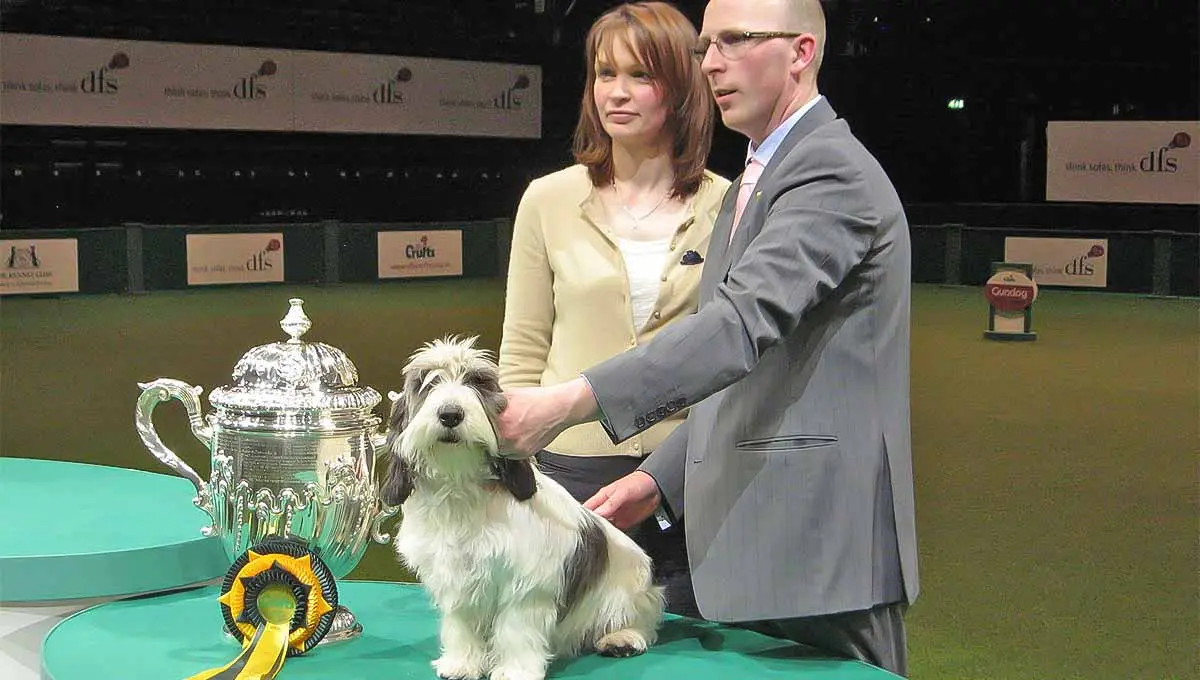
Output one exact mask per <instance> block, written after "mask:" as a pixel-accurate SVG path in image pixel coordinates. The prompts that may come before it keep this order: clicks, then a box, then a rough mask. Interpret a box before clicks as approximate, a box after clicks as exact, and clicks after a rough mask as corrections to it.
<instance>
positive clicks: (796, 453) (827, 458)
mask: <svg viewBox="0 0 1200 680" xmlns="http://www.w3.org/2000/svg"><path fill="white" fill-rule="evenodd" d="M737 186H738V182H734V184H733V187H732V188H731V189H730V191H729V192H728V193H727V194H726V197H725V203H724V205H723V207H722V211H721V215H720V216H719V217H718V219H717V222H716V225H715V228H714V231H713V235H712V238H711V242H710V246H709V252H708V254H707V257H706V261H705V264H704V267H705V270H704V272H703V275H702V278H701V284H700V308H699V310H698V311H697V313H696V314H694V315H692V316H690V317H688V318H686V319H683V320H680V321H678V322H676V323H675V324H673V325H671V326H669V327H667V328H666V329H664V330H663V331H662V332H661V333H660V334H659V336H658V337H656V338H655V339H654V341H653V342H651V343H649V344H647V345H644V346H641V347H638V348H636V349H633V350H630V351H629V352H626V353H623V354H621V355H619V356H617V357H614V358H613V359H611V360H609V361H606V362H604V363H602V364H599V365H598V366H595V367H593V368H591V369H589V370H588V371H585V373H584V375H585V376H586V378H587V379H588V381H589V382H590V384H591V386H592V389H593V391H594V392H595V394H596V397H597V399H598V401H599V404H600V408H601V410H602V412H603V423H604V425H605V428H606V429H607V430H608V432H609V434H610V436H612V437H613V439H614V441H620V440H622V439H625V438H628V437H629V436H631V435H632V434H634V433H636V432H638V431H640V430H642V429H644V428H646V427H648V426H649V425H651V424H653V423H654V422H656V421H657V420H658V419H660V418H662V417H663V416H665V415H666V414H667V413H670V412H673V411H675V410H677V409H679V408H681V407H683V406H686V405H692V409H691V411H690V413H689V416H688V419H687V421H686V423H685V425H684V426H682V427H680V428H678V429H677V430H676V431H675V432H674V433H673V434H672V435H671V437H669V438H668V439H667V440H666V441H665V442H664V443H663V444H662V445H661V446H660V447H659V448H658V449H657V450H656V451H655V452H654V453H653V454H651V455H650V456H649V457H648V458H647V459H646V461H645V462H644V463H643V465H642V469H644V470H645V471H647V472H649V473H650V474H652V475H653V476H654V478H655V479H656V480H657V481H658V484H659V486H660V488H661V490H662V492H663V498H664V502H665V504H666V505H667V507H668V508H669V509H670V510H671V511H672V512H673V513H674V514H676V515H677V516H679V515H683V514H685V513H686V517H687V522H686V523H687V545H688V553H689V558H690V561H691V566H692V578H693V581H694V584H695V590H696V599H697V602H698V604H699V606H700V610H701V612H702V613H703V615H704V616H705V617H706V618H708V619H710V620H715V621H749V620H758V619H775V618H791V617H798V616H813V615H820V614H829V613H835V612H841V611H852V610H860V609H867V608H870V607H872V606H875V605H877V604H883V603H888V602H898V601H909V602H911V601H912V600H913V599H914V598H915V597H916V596H917V592H918V578H917V548H916V527H915V517H914V507H913V477H912V453H911V445H910V434H909V291H910V285H911V275H910V270H911V261H910V258H911V255H910V245H909V235H908V223H907V220H906V219H905V216H904V211H903V208H902V206H901V203H900V199H899V198H898V196H897V195H896V191H895V189H894V188H893V186H892V184H891V181H890V180H889V179H888V177H887V175H886V174H885V173H884V171H883V169H882V168H881V167H880V165H879V163H878V162H877V161H876V160H875V158H874V157H873V156H871V154H870V153H869V152H868V151H867V150H866V149H865V148H864V147H863V146H862V144H860V143H859V142H858V140H857V139H855V137H854V136H853V135H852V134H851V132H850V128H849V126H848V125H847V124H846V123H845V122H844V121H842V120H840V119H838V118H837V116H836V114H835V113H834V111H833V109H832V108H831V107H830V105H829V104H828V102H827V101H825V100H822V101H820V102H819V103H818V104H817V105H815V106H814V107H813V108H812V109H811V110H810V111H808V112H807V113H806V114H805V115H804V116H803V117H802V118H801V119H800V120H799V121H798V123H797V124H796V125H795V127H794V128H793V129H792V131H791V132H790V133H789V134H788V136H787V137H786V138H785V140H784V142H783V144H782V145H781V146H780V148H779V149H778V150H777V151H776V152H775V155H774V156H773V157H772V159H771V161H770V163H769V165H768V166H767V167H766V169H765V170H764V172H763V175H762V177H761V178H760V179H759V181H758V184H757V186H756V187H755V195H754V196H753V197H752V198H751V200H750V202H749V204H748V205H747V207H746V210H745V215H744V216H743V218H742V224H741V225H740V226H739V228H738V229H737V232H736V234H735V235H734V237H733V240H732V242H729V233H730V221H731V217H732V213H733V204H734V201H735V197H736V194H737ZM726 243H728V246H726V245H725V244H726Z"/></svg>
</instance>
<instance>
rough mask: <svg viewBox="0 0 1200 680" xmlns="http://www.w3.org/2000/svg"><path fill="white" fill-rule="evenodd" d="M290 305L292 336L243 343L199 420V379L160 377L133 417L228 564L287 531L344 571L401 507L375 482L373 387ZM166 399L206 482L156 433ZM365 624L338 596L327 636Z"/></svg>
mask: <svg viewBox="0 0 1200 680" xmlns="http://www.w3.org/2000/svg"><path fill="white" fill-rule="evenodd" d="M289 302H290V303H291V308H290V309H289V310H288V313H287V315H286V316H285V317H284V318H283V320H282V321H280V323H279V325H280V326H281V327H282V328H283V330H284V331H285V332H286V333H287V334H288V335H289V336H291V339H290V340H287V341H286V342H275V343H271V344H268V345H261V346H259V347H255V348H254V349H251V350H250V351H248V352H246V353H245V354H244V355H243V356H242V358H241V360H240V361H238V362H237V365H236V366H234V369H233V384H232V385H230V386H226V387H221V388H219V389H216V390H213V391H212V393H211V394H209V397H208V399H209V402H210V403H211V404H212V406H213V408H214V409H215V411H214V412H212V413H209V414H208V417H207V418H204V417H202V416H201V407H200V398H199V397H200V393H201V392H202V391H203V388H201V387H198V386H192V385H189V384H187V383H185V382H183V381H180V380H174V379H172V378H159V379H157V380H155V381H153V382H150V383H138V386H139V387H141V388H142V394H141V397H140V398H139V399H138V402H137V413H136V418H135V422H136V425H137V431H138V434H139V435H141V438H142V443H144V444H145V445H146V448H147V449H149V450H150V453H151V454H153V455H154V457H155V458H157V459H158V460H160V461H162V462H163V463H164V464H166V465H167V466H168V467H170V468H171V469H172V470H174V471H175V472H176V473H178V474H179V475H180V476H182V477H185V478H187V479H188V480H190V481H191V482H192V484H194V485H195V486H196V497H195V498H194V499H192V502H193V503H195V505H196V507H198V508H200V509H201V510H203V511H205V512H206V513H208V514H209V516H210V517H211V518H212V525H211V526H208V527H204V528H203V529H201V532H202V533H203V534H204V535H206V536H213V535H216V536H220V538H221V544H222V546H223V547H224V549H225V555H226V556H227V557H228V558H229V560H230V562H231V563H232V562H233V560H235V559H237V557H238V556H239V555H241V554H242V553H243V552H245V551H246V550H247V549H248V548H250V547H252V546H254V545H256V544H258V543H259V542H260V541H262V540H263V539H264V538H266V537H267V536H272V535H275V536H295V537H299V538H300V539H303V540H304V541H306V542H307V543H308V545H309V548H310V549H312V550H313V551H314V552H315V553H317V555H318V556H320V557H321V559H322V560H323V561H324V562H325V564H326V565H327V566H328V567H329V569H330V571H331V572H332V573H333V576H334V577H335V578H342V577H343V576H345V575H346V574H348V573H350V571H351V570H352V569H354V567H355V566H357V565H358V562H359V560H361V559H362V556H363V553H364V552H365V551H366V549H367V545H368V544H369V541H370V540H371V539H372V538H373V539H374V540H376V541H379V542H380V543H386V542H388V541H389V540H390V537H389V536H387V535H386V534H383V533H382V532H381V531H380V524H381V523H382V522H383V521H384V520H386V519H387V518H388V517H391V516H392V515H394V514H396V510H397V509H396V508H387V507H383V506H382V505H381V504H380V501H379V498H378V495H377V492H376V486H375V481H374V477H375V457H376V455H379V454H382V453H383V443H384V434H383V433H381V432H379V431H378V426H379V423H380V418H379V417H378V416H376V415H374V414H373V409H374V408H375V406H376V405H377V404H378V403H379V401H380V396H379V393H378V392H376V391H375V390H373V389H371V388H370V387H359V386H358V370H357V369H356V368H355V367H354V364H353V363H351V362H350V360H349V359H348V358H347V357H346V355H345V354H344V353H343V352H342V351H341V350H339V349H337V348H335V347H331V346H329V345H326V344H324V343H320V342H303V341H301V340H300V336H302V335H304V333H305V332H306V331H307V330H308V329H309V328H310V327H311V325H312V322H311V321H309V319H308V317H307V316H306V315H305V314H304V308H303V305H304V301H303V300H301V299H299V298H293V299H291V300H290V301H289ZM169 399H178V400H179V401H181V402H182V403H183V405H184V407H185V408H186V409H187V413H188V419H189V420H190V421H191V427H192V434H194V435H195V436H196V438H197V439H199V440H200V442H201V443H202V444H204V446H205V447H206V448H207V449H208V450H209V451H210V452H211V453H212V468H211V470H212V473H211V479H210V480H209V481H208V482H205V481H204V480H203V479H201V478H200V476H199V475H197V474H196V472H195V471H194V470H193V469H192V468H191V467H189V466H188V464H187V463H185V462H183V460H182V459H180V457H179V456H177V455H176V454H175V453H174V452H173V451H171V450H170V449H169V448H167V447H166V446H165V445H164V444H163V442H162V439H161V438H159V436H158V433H157V432H156V431H155V430H154V422H153V420H152V415H153V413H154V408H155V407H156V406H157V405H158V404H159V403H160V402H163V401H167V400H169ZM361 632H362V625H361V624H359V623H358V622H357V621H356V620H355V618H354V615H353V614H352V613H351V612H350V611H349V610H348V609H345V608H344V607H341V606H340V605H339V607H338V611H337V614H336V617H335V619H334V623H333V626H332V628H331V629H330V631H329V633H328V634H327V635H326V636H325V639H324V641H325V642H333V641H337V640H346V639H349V638H353V637H357V636H358V635H359V634H360V633H361Z"/></svg>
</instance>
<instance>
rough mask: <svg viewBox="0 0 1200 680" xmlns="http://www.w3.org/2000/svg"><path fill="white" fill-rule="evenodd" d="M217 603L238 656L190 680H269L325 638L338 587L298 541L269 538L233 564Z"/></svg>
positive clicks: (331, 621) (334, 607)
mask: <svg viewBox="0 0 1200 680" xmlns="http://www.w3.org/2000/svg"><path fill="white" fill-rule="evenodd" d="M217 601H218V602H220V603H221V614H222V616H223V617H224V618H225V627H226V629H227V630H229V631H230V632H231V633H233V634H234V635H235V636H237V637H238V639H239V640H240V641H241V643H242V651H241V653H240V654H239V655H238V656H237V658H235V659H234V660H233V661H231V662H229V663H228V664H226V665H225V666H222V667H221V668H215V669H212V670H208V671H204V672H203V673H199V674H197V675H193V676H191V677H190V678H188V680H235V679H236V680H250V679H253V680H260V679H261V680H269V679H270V678H274V677H275V675H276V674H277V673H278V672H279V670H280V669H281V668H283V662H284V660H285V659H286V658H287V657H289V656H298V655H300V654H303V653H305V652H307V651H308V650H310V649H312V648H313V647H314V646H316V644H317V643H318V642H320V641H321V638H323V637H325V634H326V633H327V632H329V627H330V626H331V625H333V617H334V610H335V609H336V608H337V586H336V585H335V584H334V580H333V574H332V573H331V572H330V571H329V568H328V567H326V566H325V563H324V562H322V561H321V559H320V558H319V557H317V556H316V555H314V554H313V553H312V551H310V550H309V549H308V547H307V546H306V545H305V544H304V543H303V542H302V541H299V540H295V539H287V538H273V539H268V540H266V541H263V542H262V543H259V544H258V545H256V546H254V547H253V548H250V549H249V550H247V551H246V552H245V553H243V554H242V556H241V557H239V558H238V559H237V560H236V561H235V562H234V563H233V566H231V567H230V568H229V571H228V572H226V574H225V582H224V583H223V584H222V586H221V596H220V597H219V598H217Z"/></svg>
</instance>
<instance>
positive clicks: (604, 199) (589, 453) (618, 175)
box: [500, 2, 729, 616]
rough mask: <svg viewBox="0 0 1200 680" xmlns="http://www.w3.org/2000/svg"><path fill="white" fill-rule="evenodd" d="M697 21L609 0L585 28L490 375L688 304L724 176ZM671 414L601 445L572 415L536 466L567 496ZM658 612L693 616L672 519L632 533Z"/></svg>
mask: <svg viewBox="0 0 1200 680" xmlns="http://www.w3.org/2000/svg"><path fill="white" fill-rule="evenodd" d="M695 44H696V31H695V29H694V28H693V27H692V25H691V23H690V22H689V21H688V19H687V18H686V17H685V16H684V15H683V14H681V13H680V12H679V11H678V10H677V9H675V8H674V7H672V6H671V5H669V4H666V3H663V2H639V3H633V4H626V5H621V6H619V7H616V8H614V9H612V10H610V11H608V12H607V13H605V14H604V15H603V16H601V17H600V18H599V19H597V20H596V22H595V23H594V24H593V25H592V28H591V30H590V32H589V33H588V37H587V52H586V60H587V61H586V63H587V86H586V88H585V89H584V93H583V101H582V105H581V109H580V114H579V123H578V125H577V126H576V129H575V143H574V155H575V159H576V161H578V164H577V165H573V166H571V167H569V168H566V169H564V170H560V171H558V172H555V173H552V174H550V175H546V176H545V177H541V178H538V179H536V180H534V181H533V182H531V183H530V185H529V188H528V189H527V190H526V192H525V195H524V196H523V197H522V199H521V203H520V206H519V207H518V209H517V215H516V219H515V221H514V225H513V242H512V253H511V260H510V264H509V270H508V290H507V298H506V309H505V316H504V336H503V339H502V341H501V344H500V381H501V384H502V386H503V387H505V388H506V389H507V388H513V387H526V386H537V385H554V384H558V383H561V382H563V381H566V380H569V379H572V378H574V377H576V376H577V375H578V374H579V373H580V371H582V370H583V369H585V368H588V367H590V366H592V365H594V364H597V363H600V362H601V361H604V360H605V359H608V358H610V357H611V356H613V355H615V354H617V353H619V352H622V351H625V350H626V349H629V348H630V347H636V346H637V345H639V344H641V343H644V342H647V341H648V340H649V339H650V338H652V337H653V336H654V335H655V334H656V333H657V332H658V331H659V330H660V329H661V328H662V327H663V326H665V325H666V324H668V323H670V322H671V321H673V320H675V319H678V318H681V317H683V316H685V315H687V314H690V313H692V312H694V311H695V309H696V299H697V287H698V285H699V282H700V269H701V262H703V257H702V255H703V253H705V252H706V251H707V249H708V239H709V234H710V232H711V231H712V225H713V220H714V219H715V218H716V215H717V211H718V209H719V208H720V205H721V199H722V196H723V195H724V193H725V190H726V188H727V187H728V186H729V182H728V181H727V180H725V179H723V178H721V177H718V176H717V175H714V174H713V173H710V172H708V171H706V170H705V168H704V164H705V162H706V161H707V158H708V150H709V146H710V143H711V139H712V127H713V118H714V113H713V105H712V102H711V100H710V98H709V95H708V87H707V85H706V83H705V80H704V76H703V75H702V74H701V72H700V68H699V65H698V64H697V62H696V61H695V59H694V58H693V56H692V52H691V50H692V47H693V46H694V45H695ZM683 418H684V414H683V413H678V414H675V415H674V416H673V417H671V418H668V419H666V420H664V421H663V422H660V423H659V424H657V425H655V426H654V427H652V428H650V429H649V430H646V431H645V432H643V433H642V434H641V435H639V436H636V437H634V438H632V439H629V440H627V441H625V442H623V443H621V444H619V445H614V444H613V443H612V442H611V440H610V439H609V438H608V436H607V435H606V434H605V433H604V430H603V429H602V428H601V426H600V425H599V424H597V423H589V424H586V425H581V426H579V427H574V428H571V429H569V430H567V431H565V432H563V434H562V435H560V436H559V437H558V438H557V439H556V440H554V442H553V443H552V444H551V445H550V447H549V448H548V449H547V450H546V451H543V452H541V453H540V454H539V455H538V457H537V460H538V464H539V467H540V468H541V469H542V471H543V472H545V473H546V474H547V475H549V476H550V477H552V478H554V479H555V480H556V481H558V482H559V483H560V484H562V485H563V486H564V487H566V489H567V490H568V491H570V492H571V494H572V495H573V496H575V498H576V499H578V500H579V501H581V502H582V501H584V500H586V499H588V498H589V497H591V496H592V494H594V493H595V492H596V491H598V490H599V489H600V487H602V486H604V485H606V484H608V483H609V482H612V481H613V480H615V479H617V478H619V477H621V476H623V475H625V474H627V473H629V472H632V471H633V470H634V469H636V468H637V466H638V465H639V463H640V462H641V459H642V458H643V457H644V456H646V455H648V454H650V453H651V452H652V451H653V450H654V448H655V446H657V445H658V444H659V443H660V442H661V441H662V440H663V439H664V438H665V437H666V436H667V434H669V433H670V432H671V431H672V430H673V429H674V428H675V427H677V426H678V425H679V424H680V423H681V422H682V421H683ZM632 533H633V535H634V538H635V539H637V540H638V542H639V544H641V545H642V547H643V548H645V549H646V551H647V552H648V553H649V554H650V556H651V558H653V560H654V564H655V576H656V580H657V581H658V582H660V583H662V584H663V585H665V586H666V589H667V607H668V609H669V610H670V611H672V612H675V613H678V614H683V615H689V616H699V612H698V611H697V610H696V605H695V598H694V596H693V594H692V589H691V580H690V578H689V574H688V562H687V554H686V549H685V546H684V534H683V526H682V524H677V525H676V526H674V527H671V528H670V529H667V530H665V531H664V530H662V529H660V528H659V526H658V525H657V523H656V522H654V520H650V521H648V522H647V523H646V524H644V525H643V526H641V527H638V528H637V529H636V530H635V531H634V532H632Z"/></svg>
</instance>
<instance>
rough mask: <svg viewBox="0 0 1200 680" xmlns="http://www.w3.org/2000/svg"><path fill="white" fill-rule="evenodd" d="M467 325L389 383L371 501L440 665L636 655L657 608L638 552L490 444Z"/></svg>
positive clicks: (517, 679)
mask: <svg viewBox="0 0 1200 680" xmlns="http://www.w3.org/2000/svg"><path fill="white" fill-rule="evenodd" d="M474 342H475V338H469V339H466V340H456V339H454V338H447V339H445V340H438V341H435V342H432V343H429V344H427V345H425V346H424V347H423V348H422V349H421V350H419V351H418V352H417V353H416V354H414V355H413V356H412V358H411V359H410V361H409V362H408V364H407V366H405V368H404V390H403V392H402V393H400V394H396V393H392V394H391V395H390V396H391V397H392V400H393V404H392V415H391V419H390V422H389V427H388V444H389V445H388V450H389V452H390V455H389V465H388V472H387V477H386V479H385V480H384V483H383V489H382V497H383V501H384V502H385V503H387V504H389V505H400V504H403V508H402V511H403V520H402V521H401V524H400V529H399V531H398V533H397V535H396V551H397V553H398V554H399V555H400V557H401V558H402V560H403V561H404V563H405V564H406V565H407V566H408V567H409V568H411V569H412V570H414V571H415V572H416V574H417V575H418V576H419V577H420V579H421V581H422V582H423V583H424V584H425V587H426V588H427V589H428V591H429V592H430V594H431V595H432V597H433V601H434V603H435V604H436V605H437V608H438V609H439V610H440V612H441V614H442V622H441V647H442V655H441V657H440V658H439V659H437V660H436V661H434V662H433V667H434V669H435V670H436V671H437V675H438V676H439V677H441V678H457V679H465V678H481V677H483V676H485V675H490V676H491V680H541V679H542V678H544V677H545V675H546V668H547V666H548V665H549V663H550V661H551V659H553V658H554V657H560V656H571V655H575V654H578V653H580V652H582V651H585V650H591V649H594V650H596V651H598V652H599V653H601V654H605V655H610V656H632V655H636V654H641V653H642V652H644V651H646V648H647V647H648V646H649V645H651V644H653V643H654V640H655V637H656V628H657V626H658V623H659V620H660V619H661V617H662V611H663V595H662V590H661V588H657V587H655V586H653V585H652V583H651V565H650V559H649V557H647V556H646V553H645V552H643V551H642V549H641V548H639V547H638V546H637V544H635V543H634V542H633V540H632V539H630V538H629V537H628V536H626V535H625V534H623V533H622V532H621V531H619V530H617V529H616V528H615V527H613V526H612V525H611V524H609V523H608V522H607V521H605V520H603V519H601V518H599V517H598V516H596V515H595V514H593V513H592V512H591V511H589V510H587V509H586V508H584V507H583V506H582V505H580V504H579V503H578V502H577V501H576V500H575V499H574V498H572V497H571V495H570V494H569V493H567V491H566V490H565V489H563V488H562V487H561V486H559V485H558V483H556V482H554V481H553V480H551V479H549V478H548V477H546V476H544V475H543V474H542V473H541V472H539V471H538V470H537V468H536V467H535V466H534V465H533V464H531V463H530V462H529V461H528V460H512V459H508V458H503V457H500V456H499V455H498V452H497V441H496V432H495V429H494V424H493V423H494V421H493V419H494V417H495V415H496V414H497V413H499V412H500V410H501V409H503V407H504V397H503V395H502V394H501V391H500V386H499V383H498V382H497V371H496V365H495V363H493V362H492V360H491V358H490V355H489V354H488V353H487V352H486V351H483V350H479V349H475V347H474Z"/></svg>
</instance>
